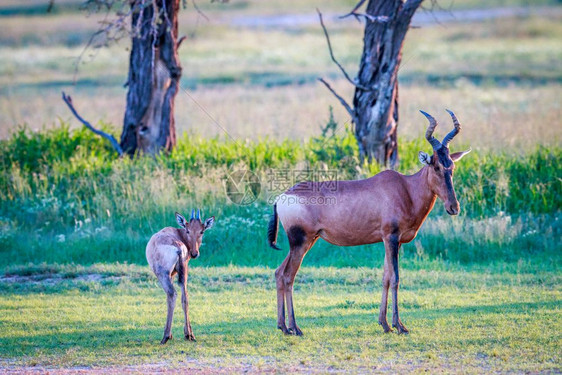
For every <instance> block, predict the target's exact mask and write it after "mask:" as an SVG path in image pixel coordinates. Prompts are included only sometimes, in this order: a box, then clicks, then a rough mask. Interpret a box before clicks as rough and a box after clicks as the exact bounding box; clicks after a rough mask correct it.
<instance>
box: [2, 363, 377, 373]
mask: <svg viewBox="0 0 562 375" xmlns="http://www.w3.org/2000/svg"><path fill="white" fill-rule="evenodd" d="M195 362H196V361H195ZM371 371H372V369H371ZM371 371H367V372H371ZM380 371H382V372H385V371H384V370H380ZM380 371H379V372H380ZM0 372H1V373H2V374H178V373H183V374H197V375H210V374H274V373H279V372H281V373H294V374H343V373H349V370H341V369H333V368H330V367H328V368H315V367H308V366H294V367H277V366H273V365H265V366H254V365H246V366H209V365H206V366H205V365H201V364H199V363H194V362H193V361H188V362H184V363H180V364H177V365H170V364H162V363H160V364H146V365H137V366H109V367H83V366H78V367H69V368H54V367H52V368H50V367H42V366H33V367H0Z"/></svg>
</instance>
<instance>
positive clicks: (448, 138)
mask: <svg viewBox="0 0 562 375" xmlns="http://www.w3.org/2000/svg"><path fill="white" fill-rule="evenodd" d="M445 111H447V112H449V114H450V115H451V117H452V119H453V124H454V125H455V128H454V129H453V130H451V131H450V132H449V134H447V135H446V136H445V138H443V146H445V147H449V142H451V141H452V140H453V138H455V135H457V134H459V132H460V131H461V124H460V123H459V120H457V116H455V114H454V113H453V112H452V111H449V110H448V109H446V110H445Z"/></svg>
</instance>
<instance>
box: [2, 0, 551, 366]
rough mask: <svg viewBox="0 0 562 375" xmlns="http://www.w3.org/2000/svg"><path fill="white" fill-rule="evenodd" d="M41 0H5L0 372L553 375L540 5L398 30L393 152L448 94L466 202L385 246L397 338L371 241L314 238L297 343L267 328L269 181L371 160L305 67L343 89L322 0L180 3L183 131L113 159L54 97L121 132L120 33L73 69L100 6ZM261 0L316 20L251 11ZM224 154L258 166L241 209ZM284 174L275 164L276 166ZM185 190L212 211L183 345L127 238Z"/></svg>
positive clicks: (331, 11)
mask: <svg viewBox="0 0 562 375" xmlns="http://www.w3.org/2000/svg"><path fill="white" fill-rule="evenodd" d="M45 3H46V2H43V1H39V0H37V1H35V0H34V1H30V2H28V3H26V4H22V3H20V2H19V1H15V0H9V1H5V2H3V3H2V5H0V20H1V21H2V24H3V26H4V28H3V32H2V34H1V35H0V57H1V58H0V271H1V272H0V372H7V371H14V372H18V371H19V372H22V371H49V370H51V369H55V370H57V371H61V370H63V369H66V370H67V371H70V372H72V371H80V370H94V371H96V370H97V371H100V372H103V371H110V372H111V371H113V372H115V373H121V372H123V371H137V372H151V371H152V372H155V371H164V370H166V369H168V370H170V369H171V371H173V370H187V369H189V370H191V371H193V372H196V371H199V372H202V373H214V372H223V373H230V372H236V373H240V372H276V371H277V372H280V373H287V372H304V373H311V372H312V373H314V372H316V373H318V372H319V373H325V372H338V373H371V372H391V373H397V372H400V373H402V372H431V373H434V372H443V373H450V372H453V373H490V372H499V373H511V372H518V373H520V372H529V373H552V372H554V373H559V372H561V371H562V359H561V357H560V352H561V349H562V348H561V346H562V345H561V341H562V340H561V337H560V332H562V318H561V316H562V315H561V314H560V313H561V308H562V288H561V276H560V274H561V272H560V270H561V269H562V241H561V240H560V239H561V238H562V210H561V208H562V179H561V178H560V177H561V176H562V172H561V171H562V169H561V168H560V165H562V148H561V142H560V140H561V135H562V126H561V124H560V117H561V108H560V99H559V98H560V93H561V92H562V66H561V65H560V63H559V61H560V60H561V59H562V45H561V44H560V40H561V38H562V27H561V22H560V21H561V20H562V11H561V9H562V8H561V7H560V6H559V3H558V2H556V1H546V0H545V1H540V2H533V3H532V5H533V7H531V8H530V9H532V10H533V11H531V12H530V13H529V15H527V16H521V17H512V18H498V19H493V20H482V21H477V22H472V23H467V22H464V21H460V20H459V22H453V23H443V24H435V23H421V26H422V27H421V28H419V29H418V28H416V29H412V30H411V31H410V32H409V34H408V36H407V38H406V44H405V47H404V56H403V64H402V67H401V70H400V81H401V87H400V116H401V118H400V130H399V136H400V143H399V147H400V157H401V164H400V167H399V170H400V172H402V173H413V172H415V171H417V169H418V168H419V167H420V166H419V163H418V158H417V152H418V151H419V150H423V151H426V152H428V151H429V150H430V146H429V145H428V144H427V142H426V141H425V140H423V138H422V134H423V132H424V131H425V128H426V121H425V119H423V117H422V116H421V115H420V114H419V112H418V109H420V108H422V109H424V110H426V111H428V112H430V113H432V114H434V115H435V116H436V118H437V119H438V120H439V121H440V123H441V124H442V125H441V127H440V128H439V129H438V130H437V133H438V134H437V135H438V136H439V137H442V136H443V134H444V133H445V131H446V128H448V127H449V126H451V123H450V118H448V116H447V115H446V113H445V112H444V108H451V109H453V110H454V111H455V113H457V115H458V116H459V118H460V120H461V122H462V124H463V132H462V133H461V134H460V135H459V136H458V137H457V138H456V139H455V141H454V142H453V143H452V145H451V147H452V150H454V151H457V150H463V149H465V148H468V147H469V146H471V147H472V148H473V149H474V151H473V152H472V153H471V154H469V155H468V156H466V157H465V158H464V159H463V160H462V161H460V162H459V163H458V166H457V170H456V172H455V188H456V191H457V195H458V197H459V201H460V204H461V209H462V212H461V215H459V216H458V217H450V216H448V215H447V214H446V213H445V210H444V209H443V205H442V203H441V202H439V201H438V202H437V204H436V206H435V208H434V210H433V212H432V213H431V214H430V216H429V217H428V219H427V221H426V222H425V224H424V226H423V227H422V229H421V231H420V233H419V235H418V237H417V238H416V239H415V240H414V241H412V243H410V244H407V245H405V246H404V247H403V248H402V249H403V251H402V252H401V254H400V257H401V260H400V265H401V267H402V268H401V269H402V271H401V290H402V293H401V301H400V306H401V317H402V319H403V321H404V323H405V325H406V326H407V327H408V328H409V329H410V330H411V334H410V335H409V336H398V335H394V334H391V335H385V334H383V333H382V329H381V328H380V327H379V326H378V324H377V319H376V316H377V313H378V303H379V300H380V293H381V281H380V280H381V277H382V264H383V258H384V256H383V247H382V245H381V244H378V245H373V246H359V247H355V248H345V249H341V248H337V247H335V246H332V245H329V244H327V243H325V242H323V241H319V243H317V244H316V245H315V247H314V248H313V249H312V250H311V251H310V253H309V254H308V255H307V257H306V259H305V260H304V263H303V269H302V270H301V272H300V273H299V274H298V276H297V281H296V284H295V289H296V292H295V303H296V314H297V319H298V321H299V324H300V325H301V328H302V329H303V331H304V334H305V336H304V337H302V338H295V337H284V336H283V335H282V334H281V333H280V331H278V330H277V329H276V328H275V327H276V321H275V319H276V313H275V303H276V301H275V287H274V279H273V272H274V269H275V268H276V267H277V266H278V265H279V264H280V263H281V262H282V260H283V259H284V257H285V255H286V250H287V249H288V244H287V241H286V238H285V236H284V233H283V232H282V231H281V233H280V235H279V241H280V245H281V247H282V248H283V249H284V250H285V251H281V252H277V251H274V250H272V249H270V248H269V247H268V246H267V244H266V240H265V233H266V225H267V221H268V219H269V215H270V213H271V205H270V199H271V198H272V197H274V196H275V195H276V194H278V193H280V192H281V191H282V190H284V189H283V187H289V186H290V185H292V184H293V183H295V182H297V181H298V180H300V179H306V178H307V177H308V175H307V174H306V173H303V172H305V171H309V172H312V173H313V178H317V179H329V178H333V177H334V176H335V177H337V178H338V179H352V178H364V177H368V176H371V175H372V174H374V173H377V172H379V171H380V168H379V167H378V166H377V165H374V164H373V165H368V164H361V163H360V162H359V158H358V154H357V146H356V144H355V141H354V138H353V136H352V134H351V130H350V125H349V123H348V122H349V118H348V116H347V115H346V113H345V112H344V110H343V109H342V108H341V107H340V105H339V103H338V102H337V101H336V100H335V99H334V98H333V97H332V96H331V95H330V93H329V92H327V90H325V88H324V87H322V86H321V85H320V84H318V83H317V82H316V78H317V77H319V76H322V77H326V78H328V79H330V80H331V82H333V84H334V87H336V88H337V89H338V91H339V92H340V93H342V95H344V96H345V97H347V98H351V96H352V88H351V87H350V86H349V85H348V84H347V83H346V82H345V81H344V80H342V79H341V78H340V75H339V74H338V71H337V69H336V67H335V66H334V65H333V63H332V62H331V61H330V59H329V55H328V52H327V49H326V44H325V39H324V36H323V34H322V31H321V29H320V27H319V25H318V24H317V22H316V19H315V8H316V7H317V6H318V4H316V3H313V2H302V1H296V0H291V1H283V2H263V1H240V2H238V1H231V3H230V4H226V5H220V4H208V3H206V2H199V3H198V4H199V5H200V6H201V7H202V8H203V9H204V10H205V12H206V13H207V14H208V15H209V16H210V22H205V21H203V20H201V19H199V20H197V17H198V16H197V15H196V13H195V12H193V10H192V9H190V8H189V6H190V4H188V9H187V10H185V11H183V12H182V15H181V20H180V28H181V33H182V34H187V35H188V40H186V42H184V44H183V45H182V48H181V51H180V55H181V56H180V57H181V60H182V64H183V66H184V70H183V77H182V82H181V85H182V88H183V89H184V90H186V91H182V92H181V93H180V94H179V95H178V97H177V101H176V119H177V122H178V129H179V132H180V133H181V137H180V141H179V143H178V146H177V148H176V149H175V150H174V152H172V153H171V155H169V156H162V157H159V158H157V159H155V160H153V159H145V158H140V159H136V160H118V159H116V157H115V155H114V154H113V153H112V151H111V150H110V148H109V146H108V145H107V144H106V143H105V142H104V141H103V140H101V139H99V138H96V137H95V136H94V135H92V134H91V133H89V132H87V131H84V130H82V129H80V128H79V124H77V122H76V121H75V120H74V119H73V118H71V115H70V114H69V112H68V109H67V108H66V107H65V106H64V104H63V103H62V101H61V99H60V91H61V90H65V91H67V92H69V93H70V94H72V95H73V98H74V102H75V105H76V107H77V109H78V110H79V112H80V113H81V114H83V115H84V116H85V117H86V118H87V119H89V120H90V121H91V122H93V123H96V122H98V123H99V125H100V126H102V127H104V128H105V129H106V130H108V131H113V132H114V133H115V134H118V133H119V128H120V123H121V121H122V117H123V111H124V103H125V93H126V91H125V88H123V87H122V85H123V83H124V80H125V77H126V69H127V51H126V50H125V48H126V46H127V42H126V41H123V42H122V43H121V44H120V45H114V46H111V47H109V48H102V49H93V50H91V51H89V52H88V53H87V54H86V55H85V60H84V64H81V65H80V67H79V70H78V72H77V73H76V74H75V69H74V65H73V64H74V62H75V61H76V57H77V56H78V55H79V54H80V53H81V52H82V50H83V46H84V44H85V43H86V41H87V39H88V38H89V35H91V33H92V32H93V31H94V30H95V28H96V25H97V22H98V21H99V17H100V16H99V15H90V16H89V17H85V15H84V13H83V12H80V11H79V8H78V6H77V4H78V2H77V1H74V0H60V1H59V0H57V2H56V6H55V8H54V9H53V12H52V13H51V14H48V15H46V14H44V13H43V11H42V10H43V9H44V8H45V6H46V4H45ZM353 4H354V1H347V0H346V1H329V2H322V4H321V10H322V11H323V12H324V13H325V15H326V16H327V17H326V20H327V26H328V28H329V30H330V33H331V37H332V43H333V45H334V49H335V53H336V55H337V56H338V58H339V60H340V61H341V62H342V63H343V64H344V65H345V66H346V67H347V69H348V70H349V72H350V73H351V74H352V75H353V72H355V71H356V68H357V63H358V60H359V54H360V51H361V25H360V24H358V23H356V22H355V21H353V20H338V19H337V18H336V17H335V16H336V15H340V14H343V13H346V11H349V9H350V7H352V6H353ZM439 4H440V5H441V7H442V8H445V9H449V8H450V9H453V10H454V11H457V10H467V9H468V10H470V9H479V8H482V7H487V6H489V4H488V2H484V1H481V0H463V1H454V2H439ZM496 4H497V6H502V7H513V6H523V7H525V6H530V5H531V4H530V2H528V1H525V0H505V1H501V2H496ZM544 7H547V8H544ZM541 9H543V10H542V11H541V12H539V11H540V10H541ZM545 9H546V11H545ZM422 12H423V11H422ZM279 15H296V16H299V17H300V16H303V17H304V19H305V20H306V19H308V18H306V17H309V16H311V18H310V17H309V18H310V19H311V21H310V20H309V21H304V22H302V23H296V24H283V25H281V26H279V25H277V26H273V25H271V24H268V23H267V22H274V21H275V22H278V19H277V18H275V17H278V16H279ZM255 20H260V22H262V21H264V20H266V23H265V24H264V25H262V26H259V27H257V26H255V25H253V24H252V23H251V22H250V21H255ZM267 20H269V21H267ZM272 20H273V21H272ZM30 22H33V25H34V27H33V28H29V27H28V26H29V23H30ZM37 30H41V32H38V31H37ZM90 52H93V54H94V56H90V55H89V54H90ZM74 82H75V83H74ZM188 94H189V95H188ZM194 100H196V101H197V103H199V104H200V105H201V106H203V107H204V108H205V109H206V110H207V111H208V112H209V113H210V114H211V116H212V117H213V119H214V120H216V121H218V122H219V123H220V124H221V126H222V127H224V128H225V129H226V131H227V133H228V134H226V133H225V132H223V131H222V130H221V129H219V128H218V127H217V126H216V125H215V124H214V122H213V120H211V119H210V118H209V117H208V116H207V115H206V114H205V113H203V112H202V111H201V110H200V109H199V107H198V105H197V104H196V103H195V102H194ZM331 106H333V109H330V107H331ZM332 114H333V117H331V115H332ZM330 122H332V123H335V124H336V127H335V130H333V131H331V130H329V127H328V126H327V124H328V123H330ZM323 129H324V130H327V131H326V132H325V134H324V135H322V132H323ZM239 170H250V171H252V172H253V173H255V174H256V175H257V176H258V178H259V179H260V182H261V190H260V192H259V195H258V196H257V200H256V201H255V202H253V203H251V204H248V205H237V204H233V203H232V202H231V201H230V200H229V198H228V197H227V195H226V192H225V183H226V180H227V178H228V176H229V175H232V174H233V173H234V172H236V171H239ZM279 172H288V173H289V175H290V177H289V178H288V179H285V180H282V181H281V183H280V180H278V179H277V177H275V174H276V173H279ZM283 184H285V185H283ZM287 184H288V185H289V186H286V185H287ZM197 207H201V208H202V209H203V210H204V215H206V216H209V215H215V216H216V218H217V222H216V226H215V227H214V228H213V229H212V230H210V231H209V232H208V233H206V234H205V238H204V243H203V246H202V250H201V257H200V258H198V259H197V260H195V261H193V262H192V263H191V266H192V269H191V273H190V279H189V284H188V288H189V292H190V301H191V302H190V305H191V317H192V322H193V328H194V333H195V335H196V337H197V339H198V341H197V342H196V343H189V342H185V341H183V340H182V339H181V338H182V337H183V336H182V335H181V332H182V326H181V319H180V317H181V314H177V313H176V316H175V325H174V329H173V333H174V336H175V339H174V340H172V341H171V342H170V343H169V344H168V345H166V346H164V347H162V346H160V345H159V344H158V343H159V340H160V338H161V334H162V329H163V324H164V319H165V315H164V314H165V296H164V293H163V291H162V290H161V289H160V288H159V286H158V285H157V282H156V279H155V277H153V276H152V275H151V274H150V273H149V270H148V267H147V266H146V260H145V255H144V248H145V245H146V242H147V240H148V238H149V237H150V236H151V235H152V234H153V233H154V232H156V231H157V230H159V229H161V228H162V227H164V226H175V221H174V217H173V213H174V212H175V211H181V212H185V213H187V214H189V211H190V210H191V209H192V208H197ZM177 309H181V308H180V306H179V303H178V306H177ZM176 311H179V310H176Z"/></svg>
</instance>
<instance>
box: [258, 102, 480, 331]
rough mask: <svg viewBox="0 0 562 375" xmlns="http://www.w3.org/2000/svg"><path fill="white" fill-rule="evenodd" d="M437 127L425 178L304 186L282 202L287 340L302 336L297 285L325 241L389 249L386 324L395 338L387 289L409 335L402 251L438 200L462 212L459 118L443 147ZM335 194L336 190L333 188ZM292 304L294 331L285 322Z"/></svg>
mask: <svg viewBox="0 0 562 375" xmlns="http://www.w3.org/2000/svg"><path fill="white" fill-rule="evenodd" d="M422 113H423V114H424V115H426V117H427V118H428V119H429V120H430V126H429V128H428V131H427V133H426V138H427V140H428V141H429V142H430V144H431V145H432V146H433V151H434V152H433V156H431V157H430V156H429V155H427V154H426V153H424V152H420V155H419V159H420V161H421V162H422V163H423V164H424V165H425V166H424V167H423V168H422V169H421V170H420V171H419V172H417V173H416V174H414V175H411V176H404V175H402V174H400V173H397V172H395V171H390V170H387V171H384V172H381V173H379V174H377V175H375V176H373V177H371V178H368V179H365V180H358V181H334V182H333V183H332V184H327V183H325V182H324V183H318V182H303V183H300V184H297V185H295V186H293V187H292V188H290V189H289V190H287V191H286V192H285V193H284V194H282V195H281V196H279V198H278V200H277V203H276V204H275V205H274V214H273V217H272V218H271V221H270V223H269V230H268V238H269V243H270V245H271V246H272V247H274V248H277V249H278V247H277V245H276V238H277V231H278V220H281V223H282V224H283V228H285V231H286V232H287V237H288V240H289V245H290V251H289V254H288V255H287V257H286V258H285V260H284V261H283V263H282V264H281V265H280V266H279V268H278V269H277V270H276V272H275V277H276V281H277V318H278V320H277V324H278V328H279V329H281V330H282V331H283V332H284V333H285V334H295V335H301V334H302V331H301V330H300V329H299V327H298V326H297V324H296V321H295V314H294V307H293V297H292V295H293V282H294V279H295V275H296V273H297V271H298V269H299V267H300V265H301V263H302V260H303V257H304V256H305V254H306V253H307V252H308V250H310V248H311V247H312V246H313V245H314V243H315V242H316V240H318V238H322V239H324V240H326V241H328V242H329V243H332V244H334V245H339V246H356V245H364V244H372V243H376V242H384V245H385V259H384V272H383V293H382V300H381V307H380V314H379V324H381V325H382V327H383V329H384V331H385V332H389V331H391V328H390V327H389V325H388V323H387V320H386V310H387V301H388V289H389V287H391V288H392V302H393V304H392V305H393V314H392V326H393V327H395V328H396V329H397V330H398V333H408V330H407V329H406V327H405V326H404V325H403V324H402V322H401V321H400V318H399V315H398V284H399V275H398V252H399V249H400V246H401V245H402V244H403V243H407V242H410V241H412V240H413V239H414V238H415V237H416V234H417V233H418V230H419V229H420V227H421V225H422V223H423V222H424V220H425V218H426V217H427V215H428V214H429V212H430V211H431V209H432V208H433V205H434V204H435V200H436V199H437V197H439V198H440V199H441V200H442V201H443V202H444V205H445V209H446V211H447V212H448V213H449V214H450V215H457V214H458V213H459V211H460V207H459V202H458V200H457V198H456V194H455V190H454V187H453V182H452V175H453V171H454V168H455V165H454V162H455V161H457V160H459V159H460V158H462V157H463V156H464V155H465V154H466V153H468V152H469V151H470V150H469V151H465V152H458V153H454V154H449V149H448V143H449V142H450V141H451V139H452V138H453V137H454V136H455V135H456V134H457V133H458V132H459V131H460V124H459V123H458V121H457V119H456V117H455V115H454V114H453V113H452V112H449V113H450V114H451V116H452V118H453V122H454V124H455V128H454V129H453V131H451V132H450V133H449V134H448V135H447V136H446V137H445V138H444V139H443V143H441V142H439V141H438V140H436V139H435V138H433V136H432V134H433V131H434V129H435V127H436V126H437V122H436V121H435V119H433V117H431V116H429V115H428V114H426V113H425V112H422ZM334 186H336V188H335V189H334V188H333V187H334ZM285 303H286V306H287V313H288V315H289V327H288V328H287V326H286V321H285Z"/></svg>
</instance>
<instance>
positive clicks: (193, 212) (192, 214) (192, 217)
mask: <svg viewBox="0 0 562 375" xmlns="http://www.w3.org/2000/svg"><path fill="white" fill-rule="evenodd" d="M193 219H195V209H193V210H191V219H189V220H193Z"/></svg>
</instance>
